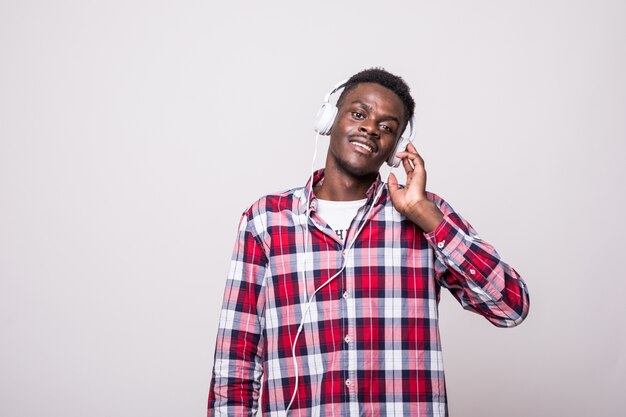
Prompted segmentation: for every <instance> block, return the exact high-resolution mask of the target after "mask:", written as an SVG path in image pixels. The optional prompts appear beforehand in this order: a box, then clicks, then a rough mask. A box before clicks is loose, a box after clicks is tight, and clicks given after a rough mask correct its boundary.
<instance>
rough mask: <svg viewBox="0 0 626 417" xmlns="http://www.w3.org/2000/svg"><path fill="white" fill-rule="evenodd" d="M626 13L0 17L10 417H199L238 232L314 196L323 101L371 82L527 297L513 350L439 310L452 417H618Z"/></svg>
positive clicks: (472, 9) (269, 8)
mask: <svg viewBox="0 0 626 417" xmlns="http://www.w3.org/2000/svg"><path fill="white" fill-rule="evenodd" d="M625 17H626V3H625V2H623V1H620V0H616V1H598V0H594V1H591V0H589V1H572V0H563V1H555V0H550V1H546V0H544V1H502V0H479V1H460V0H457V1H445V2H434V1H431V2H427V1H406V2H393V1H378V2H374V1H364V2H345V1H316V2H306V3H305V2H293V1H281V2H272V1H265V2H253V1H250V2H245V3H244V2H237V1H231V2H226V3H224V4H221V3H220V4H217V2H214V3H213V2H209V1H177V2H166V1H147V0H144V1H133V0H131V1H128V0H127V1H123V2H122V1H78V0H76V1H55V2H48V1H42V0H34V1H29V0H20V1H17V0H15V1H8V0H2V1H0V59H1V61H0V415H2V416H3V417H21V416H28V417H30V416H43V415H45V416H64V417H82V416H94V417H98V416H103V417H104V416H107V417H108V416H116V417H131V416H132V417H135V416H151V417H159V416H163V417H165V416H168V417H169V416H185V417H191V416H202V415H204V414H205V412H206V411H205V409H206V399H207V390H208V386H209V380H210V374H211V369H212V366H213V351H214V341H215V336H216V332H217V324H218V316H219V310H220V304H221V300H222V291H223V289H224V283H225V279H226V275H227V271H228V267H229V259H230V255H231V249H232V245H233V243H234V239H235V235H236V227H237V223H238V220H239V216H240V214H241V213H242V212H243V210H245V209H246V208H247V207H248V206H249V205H250V204H251V203H252V202H253V201H254V200H255V199H257V198H258V197H260V196H261V195H263V194H267V193H271V192H275V191H279V190H283V189H286V188H291V187H294V186H299V185H302V184H304V183H305V181H306V179H307V176H308V175H309V173H310V169H311V168H310V166H311V160H312V156H313V151H314V138H315V135H314V133H313V130H312V128H311V125H312V120H313V118H314V115H315V113H316V112H317V109H318V108H319V106H320V104H321V101H322V99H323V97H324V95H325V94H326V92H327V91H328V90H329V89H330V88H331V87H332V86H333V85H334V84H335V83H337V82H338V81H340V80H341V79H343V78H346V77H348V76H350V75H352V74H353V73H355V72H357V71H359V70H361V69H364V68H368V67H372V66H383V67H385V68H386V69H388V70H389V71H391V72H394V73H397V74H399V75H401V76H403V77H404V78H405V79H406V81H407V82H408V83H409V85H410V86H411V88H412V92H413V95H414V97H415V99H416V102H417V109H416V112H417V140H416V145H417V147H418V149H419V150H420V151H421V153H422V155H423V157H424V158H425V160H426V164H427V169H428V188H429V189H430V190H431V191H434V192H436V193H438V194H439V195H441V196H442V197H444V198H445V199H446V200H448V201H449V202H450V203H451V204H452V206H453V207H455V208H456V209H457V210H458V211H459V212H460V213H461V214H462V215H463V216H464V217H466V218H467V219H469V221H470V222H471V223H472V224H473V225H474V227H475V228H476V229H477V230H478V231H479V232H480V234H481V235H482V236H483V238H485V239H486V240H487V241H489V242H491V243H493V244H494V245H495V247H496V248H497V249H498V251H499V252H500V254H501V255H502V256H503V258H504V259H505V260H507V261H508V262H509V263H511V264H512V265H513V266H514V267H515V268H516V269H517V270H518V271H519V272H520V273H521V274H522V276H523V277H524V278H525V279H526V282H527V284H528V286H529V289H530V296H531V309H530V316H529V317H528V319H527V320H526V322H524V323H523V324H522V325H521V326H520V327H517V328H513V329H498V328H495V327H494V326H492V325H491V324H489V323H488V322H487V321H486V320H484V319H483V318H481V317H479V316H478V315H475V314H472V313H469V312H466V311H464V310H463V309H462V308H461V307H460V305H459V304H458V303H457V302H456V300H454V299H453V298H452V296H451V295H450V294H449V293H448V292H447V291H444V293H443V297H442V301H441V305H440V313H441V331H442V338H443V350H444V359H445V366H446V375H447V386H448V394H449V402H450V410H451V415H452V416H454V417H479V416H480V417H500V416H507V417H508V416H510V417H528V416H539V417H542V416H570V417H576V416H611V417H613V416H614V417H617V416H623V415H624V409H625V408H626V406H624V405H623V403H624V396H623V394H624V387H625V386H626V343H625V342H626V335H625V326H624V318H625V317H626V308H625V307H624V306H625V305H626V302H624V294H626V284H625V281H626V278H625V277H624V272H623V271H624V266H623V265H622V264H621V261H622V260H624V259H625V258H626V254H625V253H624V250H623V246H624V236H625V235H626V227H625V220H624V215H625V212H626V202H625V192H624V189H625V186H624V179H625V178H626V168H625V165H626V164H625V163H624V162H625V161H624V159H625V158H624V154H625V151H626V117H625V116H626V76H625V74H626V25H624V18H625ZM326 147H327V139H326V138H322V139H321V140H320V143H319V154H318V155H319V156H318V158H317V160H316V162H315V167H316V168H317V167H321V166H322V165H323V163H324V156H325V152H326ZM387 173H388V170H384V172H383V177H384V178H386V175H387ZM400 177H402V178H401V179H403V178H404V175H403V174H401V175H400Z"/></svg>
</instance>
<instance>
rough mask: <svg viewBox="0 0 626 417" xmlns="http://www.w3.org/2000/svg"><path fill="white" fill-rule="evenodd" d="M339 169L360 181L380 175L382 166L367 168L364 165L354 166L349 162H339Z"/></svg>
mask: <svg viewBox="0 0 626 417" xmlns="http://www.w3.org/2000/svg"><path fill="white" fill-rule="evenodd" d="M337 162H338V163H337V167H338V168H339V169H340V170H341V171H343V172H345V173H346V174H348V175H350V176H352V177H354V178H360V179H371V178H372V177H375V176H376V175H378V171H379V170H380V166H371V165H369V166H365V165H362V164H353V163H350V162H348V161H337Z"/></svg>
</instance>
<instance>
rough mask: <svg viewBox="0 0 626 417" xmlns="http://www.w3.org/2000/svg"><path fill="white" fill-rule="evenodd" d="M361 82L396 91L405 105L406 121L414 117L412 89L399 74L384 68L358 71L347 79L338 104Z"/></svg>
mask: <svg viewBox="0 0 626 417" xmlns="http://www.w3.org/2000/svg"><path fill="white" fill-rule="evenodd" d="M361 83H376V84H380V85H382V86H383V87H385V88H387V89H389V90H391V91H393V92H394V94H395V95H397V96H398V98H399V99H400V101H402V104H403V105H404V116H405V118H406V120H405V122H406V123H407V124H408V123H409V120H411V119H412V118H413V113H414V112H415V100H413V97H411V89H410V88H409V86H408V84H407V83H406V82H405V81H404V80H403V79H402V77H399V76H397V75H393V74H392V73H390V72H388V71H386V70H385V69H384V68H369V69H366V70H363V71H361V72H357V73H356V74H354V75H353V76H352V77H350V78H349V79H348V81H346V84H345V87H344V88H343V91H342V92H341V95H340V96H339V99H338V100H337V105H340V104H341V101H342V100H343V97H344V96H345V95H346V94H347V93H348V92H349V91H351V90H354V89H355V88H356V86H357V85H359V84H361Z"/></svg>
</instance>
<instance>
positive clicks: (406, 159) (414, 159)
mask: <svg viewBox="0 0 626 417" xmlns="http://www.w3.org/2000/svg"><path fill="white" fill-rule="evenodd" d="M396 156H397V157H398V158H400V159H401V160H402V165H403V166H404V170H405V171H406V173H407V174H410V173H412V172H413V171H414V170H415V168H416V167H419V168H420V169H423V170H425V169H426V168H425V166H424V159H422V157H421V155H420V154H419V153H418V152H417V149H415V146H413V145H412V144H409V146H408V147H407V150H406V151H403V152H398V153H397V154H396Z"/></svg>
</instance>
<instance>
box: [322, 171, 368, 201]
mask: <svg viewBox="0 0 626 417" xmlns="http://www.w3.org/2000/svg"><path fill="white" fill-rule="evenodd" d="M376 178H377V175H376V174H373V175H371V176H368V177H354V176H351V175H347V174H346V173H345V172H342V171H341V170H339V169H337V168H336V167H328V166H327V167H326V169H325V170H324V182H323V183H322V185H320V186H316V187H315V195H316V196H317V197H318V198H321V199H322V200H331V201H354V200H361V199H364V198H366V197H367V190H369V188H370V187H371V186H372V184H373V183H374V181H376Z"/></svg>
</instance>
